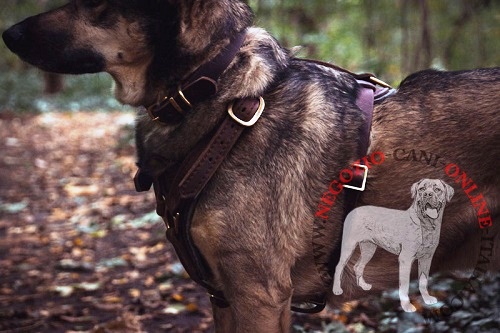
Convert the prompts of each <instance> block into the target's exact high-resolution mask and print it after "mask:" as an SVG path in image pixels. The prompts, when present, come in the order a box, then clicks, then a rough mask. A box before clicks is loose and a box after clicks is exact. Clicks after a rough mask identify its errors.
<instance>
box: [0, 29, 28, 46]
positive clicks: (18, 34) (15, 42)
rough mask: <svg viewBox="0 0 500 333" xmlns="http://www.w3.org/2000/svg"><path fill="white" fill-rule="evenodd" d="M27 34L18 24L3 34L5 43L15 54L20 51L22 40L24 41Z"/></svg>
mask: <svg viewBox="0 0 500 333" xmlns="http://www.w3.org/2000/svg"><path fill="white" fill-rule="evenodd" d="M24 36H25V33H24V29H23V26H22V25H20V24H16V25H14V26H12V27H10V28H9V29H7V30H6V31H4V33H3V34H2V38H3V41H4V43H5V45H7V47H8V48H9V49H10V50H11V51H12V52H14V53H17V52H19V51H20V49H21V47H22V44H23V43H22V40H23V39H24Z"/></svg>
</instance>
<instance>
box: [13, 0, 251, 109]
mask: <svg viewBox="0 0 500 333" xmlns="http://www.w3.org/2000/svg"><path fill="white" fill-rule="evenodd" d="M251 21H252V14H251V11H250V9H249V8H248V6H247V5H246V4H245V3H243V2H242V1H238V0H72V1H70V2H69V3H68V4H67V5H65V6H63V7H60V8H58V9H55V10H52V11H49V12H46V13H43V14H40V15H37V16H33V17H30V18H28V19H26V20H24V21H22V22H20V23H18V24H16V25H14V26H13V27H11V28H10V29H8V30H7V31H5V32H4V33H3V39H4V41H5V44H6V45H7V47H8V48H9V49H10V50H12V51H13V52H14V53H16V54H17V55H19V57H21V58H22V59H23V60H24V61H26V62H28V63H30V64H32V65H34V66H37V67H39V68H40V69H42V70H45V71H49V72H56V73H64V74H82V73H96V72H102V71H105V72H108V73H110V74H111V75H112V77H113V78H114V80H115V82H116V89H115V94H116V97H117V99H118V100H120V101H121V102H123V103H126V104H131V105H141V104H142V105H144V104H151V103H153V102H155V101H156V100H157V99H158V98H159V95H161V94H162V93H163V92H164V91H166V90H169V89H170V88H171V86H173V85H176V84H177V83H178V81H179V80H180V79H181V78H183V77H184V76H186V75H187V74H188V73H189V72H190V71H192V70H193V68H192V67H193V66H196V65H199V64H200V63H202V62H203V61H206V58H207V57H211V56H213V54H214V53H215V52H218V51H219V49H220V48H221V47H223V46H224V41H227V40H229V38H230V37H231V36H232V35H234V34H235V33H237V32H239V31H241V30H243V29H244V28H245V27H247V26H249V25H250V24H251ZM221 45H222V46H221ZM217 47H219V49H217Z"/></svg>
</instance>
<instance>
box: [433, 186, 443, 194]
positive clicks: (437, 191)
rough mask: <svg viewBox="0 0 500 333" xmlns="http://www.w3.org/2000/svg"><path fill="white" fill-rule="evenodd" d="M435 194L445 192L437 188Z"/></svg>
mask: <svg viewBox="0 0 500 333" xmlns="http://www.w3.org/2000/svg"><path fill="white" fill-rule="evenodd" d="M434 192H436V193H441V192H443V190H442V189H440V188H439V187H436V188H435V189H434Z"/></svg>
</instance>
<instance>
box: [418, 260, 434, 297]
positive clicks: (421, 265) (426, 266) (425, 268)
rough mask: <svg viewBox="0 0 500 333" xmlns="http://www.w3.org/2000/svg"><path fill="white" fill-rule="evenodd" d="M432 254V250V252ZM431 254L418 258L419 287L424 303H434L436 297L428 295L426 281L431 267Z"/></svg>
mask: <svg viewBox="0 0 500 333" xmlns="http://www.w3.org/2000/svg"><path fill="white" fill-rule="evenodd" d="M432 254H434V252H433V253H432ZM431 262H432V255H430V256H426V257H423V258H420V259H418V275H419V289H420V294H421V295H422V298H423V299H424V302H425V304H436V303H437V301H438V300H437V298H436V297H433V296H431V295H429V291H428V289H427V283H428V279H429V271H430V269H431Z"/></svg>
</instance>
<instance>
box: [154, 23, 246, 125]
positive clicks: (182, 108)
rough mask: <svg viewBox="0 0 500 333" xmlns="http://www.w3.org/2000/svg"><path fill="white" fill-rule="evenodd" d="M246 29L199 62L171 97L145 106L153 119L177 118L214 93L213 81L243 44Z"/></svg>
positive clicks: (215, 88) (173, 120) (218, 76)
mask: <svg viewBox="0 0 500 333" xmlns="http://www.w3.org/2000/svg"><path fill="white" fill-rule="evenodd" d="M245 36H246V32H245V31H244V32H241V33H239V34H238V35H236V37H234V38H233V39H232V40H231V41H230V43H229V44H228V45H227V46H226V47H225V48H224V49H223V50H222V51H221V52H220V53H219V54H218V55H217V56H216V57H215V58H214V59H212V60H211V61H209V62H207V63H205V64H203V65H202V66H200V67H199V68H198V69H197V70H195V71H194V72H193V73H192V74H191V75H189V76H188V78H187V79H186V80H184V81H183V82H182V83H181V84H180V85H179V87H178V88H177V90H176V91H173V92H171V94H170V96H171V97H168V96H167V97H164V98H163V99H162V100H160V101H158V102H157V103H156V104H153V105H152V106H150V107H149V108H148V109H147V110H148V112H149V115H150V117H151V118H152V119H153V120H157V121H159V122H161V123H172V122H176V121H179V120H181V119H182V118H183V116H185V115H186V113H187V112H189V111H190V110H191V109H192V108H193V105H196V104H197V103H200V102H202V101H204V100H206V99H208V98H210V97H212V96H214V95H215V94H216V93H217V81H218V80H219V78H220V76H221V75H222V73H224V71H225V70H226V69H227V68H228V67H229V65H230V64H231V62H232V61H233V59H234V58H235V56H236V54H237V53H238V51H239V49H240V48H241V46H242V45H243V42H244V40H245Z"/></svg>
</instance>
